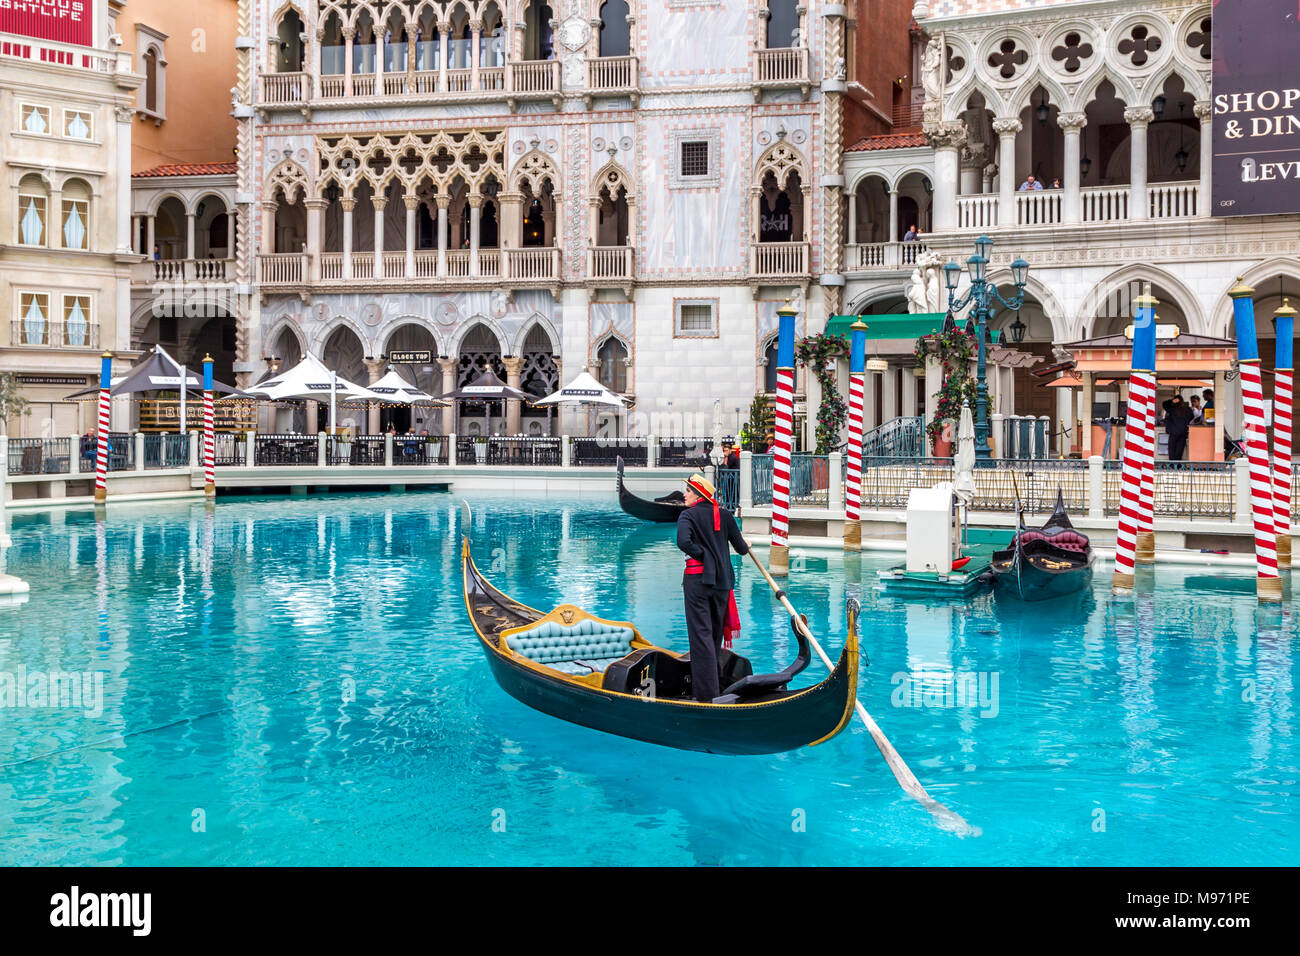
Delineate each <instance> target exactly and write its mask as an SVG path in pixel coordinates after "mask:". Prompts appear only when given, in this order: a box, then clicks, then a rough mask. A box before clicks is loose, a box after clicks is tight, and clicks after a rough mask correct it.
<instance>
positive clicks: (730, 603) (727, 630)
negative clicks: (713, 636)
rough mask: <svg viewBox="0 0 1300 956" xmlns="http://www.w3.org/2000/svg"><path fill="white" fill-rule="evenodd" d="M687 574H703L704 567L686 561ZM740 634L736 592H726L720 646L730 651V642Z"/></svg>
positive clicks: (691, 559) (694, 561)
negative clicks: (724, 619) (725, 611)
mask: <svg viewBox="0 0 1300 956" xmlns="http://www.w3.org/2000/svg"><path fill="white" fill-rule="evenodd" d="M686 573H687V574H703V573H704V565H702V564H701V563H700V562H699V561H696V560H695V559H694V558H687V559H686ZM739 633H740V609H739V608H738V607H736V592H735V591H728V592H727V620H726V621H725V622H724V623H723V625H722V646H723V647H724V648H725V649H727V650H731V641H732V638H734V637H735V636H736V635H737V634H739Z"/></svg>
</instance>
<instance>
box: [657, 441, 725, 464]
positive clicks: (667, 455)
mask: <svg viewBox="0 0 1300 956" xmlns="http://www.w3.org/2000/svg"><path fill="white" fill-rule="evenodd" d="M712 451H713V439H712V438H661V439H659V464H660V466H662V467H665V468H668V467H671V468H679V467H689V468H698V467H701V466H703V465H705V464H707V463H708V458H709V453H710V452H712Z"/></svg>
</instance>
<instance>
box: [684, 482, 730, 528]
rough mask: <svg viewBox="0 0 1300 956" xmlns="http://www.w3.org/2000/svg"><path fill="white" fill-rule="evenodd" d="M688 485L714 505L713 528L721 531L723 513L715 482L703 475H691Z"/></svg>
mask: <svg viewBox="0 0 1300 956" xmlns="http://www.w3.org/2000/svg"><path fill="white" fill-rule="evenodd" d="M686 487H687V488H689V489H691V491H693V492H695V493H696V494H697V495H699V496H700V497H701V498H703V499H704V500H705V501H707V502H709V503H710V504H711V505H713V530H714V531H721V530H722V514H721V513H720V512H719V511H718V499H717V497H716V495H717V492H716V491H715V490H714V487H713V482H711V481H709V479H707V478H705V477H704V476H703V475H691V476H690V477H689V478H687V479H686Z"/></svg>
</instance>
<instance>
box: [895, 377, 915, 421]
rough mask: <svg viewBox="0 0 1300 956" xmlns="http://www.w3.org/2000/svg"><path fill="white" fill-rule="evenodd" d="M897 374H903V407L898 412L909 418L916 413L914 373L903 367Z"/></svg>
mask: <svg viewBox="0 0 1300 956" xmlns="http://www.w3.org/2000/svg"><path fill="white" fill-rule="evenodd" d="M899 374H900V375H902V376H903V407H902V408H901V409H899V412H898V413H899V414H900V415H903V416H906V417H907V418H911V417H912V416H914V415H915V414H916V373H915V372H913V371H912V370H911V369H910V368H905V369H902V370H900V371H899Z"/></svg>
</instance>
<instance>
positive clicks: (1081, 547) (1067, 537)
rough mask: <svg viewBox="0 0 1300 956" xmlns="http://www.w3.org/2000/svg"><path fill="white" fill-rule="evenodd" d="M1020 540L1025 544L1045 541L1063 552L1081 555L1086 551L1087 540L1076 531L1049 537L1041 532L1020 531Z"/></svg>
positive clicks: (1063, 532)
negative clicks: (1075, 552) (1074, 552)
mask: <svg viewBox="0 0 1300 956" xmlns="http://www.w3.org/2000/svg"><path fill="white" fill-rule="evenodd" d="M1020 540H1021V541H1022V542H1024V543H1025V544H1028V543H1029V542H1031V541H1046V542H1047V543H1048V544H1050V545H1052V546H1054V547H1057V548H1061V549H1063V550H1065V551H1078V552H1080V553H1082V552H1084V551H1087V550H1088V539H1087V538H1086V537H1084V536H1083V535H1081V534H1079V532H1077V531H1062V532H1061V533H1060V534H1054V535H1051V536H1048V535H1045V534H1043V533H1042V532H1041V531H1022V532H1021V533H1020Z"/></svg>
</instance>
